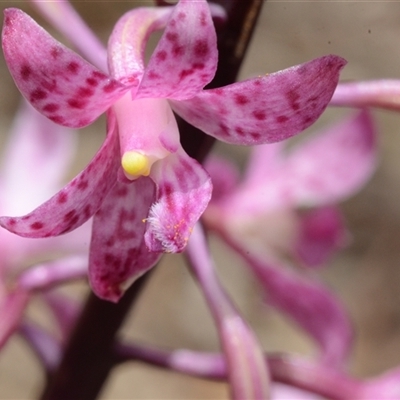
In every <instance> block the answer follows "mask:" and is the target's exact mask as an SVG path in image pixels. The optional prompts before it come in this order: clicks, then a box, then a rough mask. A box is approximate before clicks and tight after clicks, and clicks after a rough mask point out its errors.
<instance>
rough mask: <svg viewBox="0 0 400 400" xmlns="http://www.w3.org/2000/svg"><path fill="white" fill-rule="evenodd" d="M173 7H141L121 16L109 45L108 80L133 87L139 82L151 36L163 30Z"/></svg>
mask: <svg viewBox="0 0 400 400" xmlns="http://www.w3.org/2000/svg"><path fill="white" fill-rule="evenodd" d="M172 10H173V8H172V7H159V8H158V7H157V8H156V7H152V8H151V7H141V8H135V9H133V10H131V11H128V12H127V13H126V14H124V15H123V16H122V17H121V18H120V19H119V20H118V22H117V23H116V25H115V27H114V29H113V31H112V34H111V36H110V39H109V41H108V62H109V68H110V73H111V76H112V77H113V78H114V79H117V80H119V81H121V82H125V83H127V84H132V83H135V82H139V81H140V80H141V79H142V76H143V72H144V50H145V47H146V44H147V40H148V38H149V36H150V34H151V33H152V32H154V31H156V30H159V29H163V28H164V27H165V25H166V24H167V21H168V18H169V16H170V15H171V13H172Z"/></svg>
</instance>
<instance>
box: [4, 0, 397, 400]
mask: <svg viewBox="0 0 400 400" xmlns="http://www.w3.org/2000/svg"><path fill="white" fill-rule="evenodd" d="M145 3H146V4H149V3H151V2H150V1H149V2H139V1H130V2H128V1H120V2H117V1H105V2H98V1H80V2H74V3H73V4H74V6H75V7H76V8H77V9H78V10H79V12H80V13H81V14H82V16H83V17H84V19H85V20H86V21H87V22H88V24H89V25H90V26H91V27H92V28H93V29H94V30H95V31H96V33H98V35H99V36H100V37H101V38H102V40H103V41H104V43H106V41H107V37H108V35H109V34H110V32H111V30H112V27H113V25H114V24H115V22H116V21H117V19H118V18H119V17H120V16H121V15H122V13H123V12H125V11H127V10H128V9H130V8H132V7H136V6H140V5H143V4H145ZM1 7H3V8H6V7H18V8H22V9H24V10H25V11H27V12H28V13H29V14H30V15H32V16H34V18H35V19H37V20H38V21H40V22H41V23H42V22H43V21H42V20H41V19H40V18H39V17H38V16H37V14H36V13H35V12H34V11H33V10H32V8H30V5H29V3H28V2H26V1H18V2H17V1H15V2H11V1H10V2H2V3H1ZM44 26H46V27H47V25H46V24H44ZM399 37H400V2H379V1H375V2H354V1H341V2H336V1H328V2H311V1H310V2H305V1H298V2H297V1H267V2H265V4H264V6H263V10H262V14H261V16H260V19H259V23H258V25H257V28H256V31H255V35H254V38H253V40H252V43H251V46H250V48H249V51H248V55H247V58H246V61H245V63H244V65H243V68H242V70H241V74H240V78H241V79H244V78H248V77H251V76H256V75H259V74H265V73H267V72H268V73H270V72H274V71H277V70H280V69H283V68H286V67H288V66H291V65H294V64H300V63H302V62H305V61H307V60H310V59H312V58H316V57H319V56H322V55H325V54H330V53H333V54H337V55H340V56H342V57H344V58H346V59H347V60H348V65H347V66H346V67H345V69H344V71H343V73H342V79H343V80H352V79H372V78H398V79H400V51H399V45H398V38H399ZM0 68H1V74H0V87H1V91H0V113H1V126H0V129H1V133H2V140H3V142H2V143H4V138H6V136H7V131H8V129H9V127H10V123H11V120H12V117H13V114H14V112H15V109H16V107H17V105H18V101H19V97H18V92H17V90H16V88H15V86H14V83H13V81H12V79H11V77H10V75H9V73H8V71H7V68H6V66H5V63H4V60H3V58H1V60H0ZM350 113H351V110H342V109H329V110H327V111H326V112H325V114H324V115H323V117H322V118H321V119H320V120H319V121H318V122H317V124H315V125H314V126H313V127H312V128H310V129H309V131H310V132H311V131H315V130H318V129H320V128H322V127H323V126H324V125H325V124H327V123H329V122H332V121H335V120H337V119H340V118H341V117H344V116H345V115H348V114H350ZM374 115H375V117H376V123H377V125H378V127H379V131H380V137H379V141H380V163H379V168H378V170H377V172H376V174H375V175H374V177H373V179H372V180H371V181H370V183H369V184H368V185H367V186H366V187H365V188H364V189H363V190H362V191H361V192H360V193H359V194H357V195H356V196H355V197H353V198H351V199H349V200H348V201H346V202H345V203H343V205H342V209H343V211H344V214H345V217H346V220H347V224H348V227H349V230H350V232H351V233H352V242H351V244H350V246H349V247H348V248H347V249H346V250H344V251H342V252H341V253H340V254H338V255H337V256H336V257H335V259H334V260H333V261H332V262H331V263H330V265H329V266H328V268H326V269H325V270H324V271H323V272H322V275H323V279H324V280H325V281H326V282H327V284H328V285H329V286H330V287H332V288H333V289H334V291H336V293H338V295H339V296H340V298H341V299H342V301H343V302H344V304H345V305H346V307H347V309H348V310H349V313H350V315H351V317H352V320H353V323H354V328H355V332H356V342H355V347H354V352H353V356H352V360H351V364H350V366H349V367H350V370H351V371H352V372H353V373H354V375H355V376H359V377H367V376H371V375H373V374H379V373H380V372H383V371H384V370H385V369H387V368H390V367H393V366H395V365H398V364H400V289H399V288H400V262H399V260H400V202H399V200H400V189H399V182H400V156H399V155H400V113H395V112H384V111H376V112H375V114H374ZM104 134H105V125H104V120H103V119H100V120H99V121H98V122H96V124H95V125H92V126H91V127H90V128H86V129H85V130H84V132H82V135H81V137H80V141H81V145H80V149H81V150H80V153H79V155H78V157H77V159H76V162H75V164H74V168H73V170H72V171H71V175H70V176H69V177H72V176H74V174H75V173H77V172H78V171H80V169H81V168H82V167H83V166H84V165H85V164H86V163H87V162H88V161H89V160H90V158H91V156H92V155H93V154H94V153H95V151H96V150H97V149H98V147H99V145H100V143H101V141H102V139H103V137H104ZM215 151H217V152H218V153H220V154H224V155H226V156H227V157H229V158H231V159H233V160H235V161H236V162H237V163H238V165H239V166H240V167H242V166H243V165H244V164H245V161H246V157H247V154H248V151H247V149H244V148H240V147H233V146H228V145H221V144H219V145H217V146H216V148H215ZM69 177H66V179H67V178H69ZM212 247H213V251H214V254H215V259H216V262H217V265H218V273H219V274H220V277H221V280H222V281H223V282H224V285H225V286H226V288H227V290H228V291H229V293H230V294H231V296H232V297H233V298H234V300H235V301H236V303H237V305H238V307H239V308H240V310H241V311H242V313H243V314H244V315H245V316H246V318H247V320H248V321H249V323H250V324H251V325H252V327H253V328H254V329H255V331H256V332H257V335H258V337H259V338H260V341H261V342H262V344H263V346H264V348H265V349H266V350H267V351H285V352H295V353H302V354H310V353H313V352H314V351H315V348H314V347H313V343H311V341H310V340H309V339H308V338H307V337H306V336H305V335H303V334H302V333H301V332H299V331H298V330H297V328H296V327H295V326H294V325H293V324H292V323H291V322H290V321H288V320H286V319H285V318H284V317H282V316H280V315H278V314H277V313H275V312H274V311H273V310H271V309H270V308H268V307H266V306H265V305H264V304H263V303H262V295H261V290H260V288H259V286H258V284H257V282H256V281H255V280H254V279H253V278H252V276H251V275H250V274H249V273H248V271H246V268H245V266H244V265H243V264H241V262H240V261H239V260H237V259H236V258H235V257H234V255H232V253H231V252H230V251H229V250H228V249H227V248H226V247H225V246H224V245H223V244H222V243H221V242H220V241H218V240H217V239H215V238H214V239H213V241H212ZM68 289H71V290H73V291H74V293H76V294H77V295H78V296H81V297H82V299H84V298H85V296H86V293H87V292H86V291H87V289H86V287H85V285H77V286H74V287H71V288H68ZM30 313H32V315H35V317H38V318H40V319H42V320H43V323H44V324H46V323H48V321H47V319H46V316H42V305H41V304H40V303H39V302H36V303H34V304H33V305H32V307H31V308H30ZM123 335H124V336H125V337H127V338H130V339H135V340H138V341H141V342H143V343H146V344H155V345H159V346H162V347H166V348H171V349H172V348H179V347H184V348H190V349H195V350H218V340H217V335H216V331H215V329H214V327H213V323H212V320H211V318H210V315H209V313H208V311H207V308H206V307H205V304H204V301H203V299H202V297H201V294H200V292H199V290H198V288H197V287H196V285H195V284H194V283H193V281H192V278H191V276H190V275H189V273H188V271H187V268H186V266H185V265H184V263H183V260H182V258H181V257H180V256H167V257H165V259H164V260H163V261H162V263H161V264H160V265H159V267H158V268H157V271H156V272H155V274H154V275H153V277H152V279H151V280H150V282H149V284H148V285H147V287H146V289H145V292H144V293H143V296H142V297H141V301H140V303H139V304H138V307H137V309H136V312H135V315H134V316H133V315H132V317H131V318H130V319H129V321H128V323H127V324H126V326H125V327H124V329H123ZM43 382H44V375H43V374H42V372H41V369H40V365H39V364H38V363H37V361H36V359H35V358H34V356H33V355H32V353H31V352H30V350H29V349H28V348H27V346H26V345H25V343H24V342H23V341H22V340H21V339H20V338H18V337H15V338H13V339H12V340H11V341H10V342H9V343H8V345H7V347H6V348H5V349H4V351H2V352H1V354H0V398H1V399H34V398H36V397H37V394H38V393H40V390H41V387H42V385H43ZM101 398H102V399H104V400H105V399H110V400H111V399H113V400H114V399H225V398H227V387H226V385H224V384H222V383H215V382H208V381H205V380H200V379H195V378H190V377H186V376H182V375H179V374H175V373H172V372H166V371H163V370H158V369H155V368H153V367H148V366H145V365H141V364H126V365H123V366H121V367H119V368H117V369H115V371H114V372H113V374H112V376H111V378H110V380H109V381H108V382H107V384H106V385H105V387H104V391H103V393H102V397H101Z"/></svg>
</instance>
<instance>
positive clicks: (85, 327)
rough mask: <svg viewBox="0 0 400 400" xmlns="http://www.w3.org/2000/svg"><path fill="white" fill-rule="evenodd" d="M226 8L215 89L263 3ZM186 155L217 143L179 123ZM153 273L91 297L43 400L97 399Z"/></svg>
mask: <svg viewBox="0 0 400 400" xmlns="http://www.w3.org/2000/svg"><path fill="white" fill-rule="evenodd" d="M213 1H214V2H215V3H219V4H221V5H222V6H223V7H225V8H226V10H227V13H228V19H227V22H226V24H225V25H224V26H223V27H220V28H219V30H218V49H219V64H218V70H217V73H216V76H215V78H214V80H213V81H212V82H211V84H210V85H209V87H218V86H224V85H227V84H229V83H232V82H234V81H235V79H236V76H237V73H238V71H239V68H240V65H241V63H242V61H243V58H244V54H245V50H246V49H247V45H248V43H249V40H250V37H251V34H252V32H253V28H254V26H255V23H256V19H257V16H258V13H259V11H260V9H261V6H262V3H263V0H246V1H244V0H213ZM179 128H180V133H181V141H182V145H183V148H184V149H185V150H186V152H187V153H188V154H189V155H190V156H191V157H193V158H195V159H197V160H198V161H200V162H201V161H202V160H203V159H204V157H205V156H206V154H207V153H208V152H209V150H210V149H211V147H212V145H213V143H214V139H213V138H211V137H210V136H207V135H205V134H204V133H203V132H201V131H199V130H198V129H196V128H194V127H192V126H191V125H189V124H188V123H186V122H185V121H183V120H179ZM149 276H150V274H149V273H147V274H146V275H145V276H143V277H142V278H140V279H139V280H138V281H136V282H135V283H134V284H133V285H132V287H131V288H130V289H129V290H128V291H127V292H126V293H125V295H124V296H123V298H122V299H121V301H120V302H119V303H118V304H112V303H109V302H106V301H103V300H100V299H99V298H97V297H96V296H95V295H93V294H91V295H89V298H88V300H87V303H86V305H85V306H84V309H83V311H82V314H81V316H80V318H79V320H78V322H77V324H76V327H75V329H74V331H73V333H72V335H71V338H70V340H69V343H68V344H67V346H66V349H65V352H64V356H63V358H62V360H61V363H60V365H59V367H58V369H56V371H55V372H54V374H52V376H50V378H49V381H48V385H47V387H46V388H45V390H44V393H43V394H42V396H41V400H72V399H73V400H92V399H96V398H97V396H98V394H99V392H100V391H101V389H102V387H103V384H104V382H105V381H106V379H107V376H108V374H109V373H110V371H111V369H112V368H113V366H114V362H115V357H114V354H113V349H114V346H115V340H116V335H117V333H118V330H119V328H120V327H121V325H122V323H123V322H124V320H125V318H126V316H127V314H128V312H129V311H132V306H133V305H134V304H135V302H136V300H137V299H138V297H139V294H140V292H141V289H142V287H143V285H144V283H145V281H146V280H147V279H148V278H149Z"/></svg>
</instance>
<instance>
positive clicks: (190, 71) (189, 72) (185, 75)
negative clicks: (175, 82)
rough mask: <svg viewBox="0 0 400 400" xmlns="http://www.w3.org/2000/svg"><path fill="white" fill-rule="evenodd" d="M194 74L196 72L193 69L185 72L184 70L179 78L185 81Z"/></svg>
mask: <svg viewBox="0 0 400 400" xmlns="http://www.w3.org/2000/svg"><path fill="white" fill-rule="evenodd" d="M193 72H194V70H193V69H184V70H182V71H181V72H180V74H179V78H180V79H181V80H182V79H185V78H186V77H187V76H189V75H192V74H193Z"/></svg>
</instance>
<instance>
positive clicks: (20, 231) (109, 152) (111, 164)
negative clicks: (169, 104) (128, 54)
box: [0, 119, 119, 238]
mask: <svg viewBox="0 0 400 400" xmlns="http://www.w3.org/2000/svg"><path fill="white" fill-rule="evenodd" d="M109 122H110V124H111V127H110V129H109V133H108V135H107V138H106V140H105V141H104V143H103V145H102V147H101V148H100V150H99V151H98V152H97V154H96V155H95V156H94V158H93V160H92V161H91V162H90V163H89V165H88V166H87V167H86V168H85V169H84V170H83V171H82V172H81V173H80V174H79V175H78V176H77V177H76V178H74V179H73V180H72V181H71V182H70V183H69V184H68V185H67V186H65V187H64V188H63V189H62V190H60V191H59V192H58V193H57V194H55V195H54V196H53V197H52V198H51V199H50V200H48V201H47V202H45V203H43V204H42V205H41V206H39V207H38V208H37V209H35V210H34V211H32V212H31V213H30V214H27V215H25V216H23V217H1V218H0V225H1V226H2V227H3V228H6V229H8V230H9V231H10V232H13V233H16V234H17V235H20V236H24V237H31V238H40V237H49V236H58V235H60V234H62V233H66V232H69V231H71V230H73V229H75V228H77V227H78V226H80V225H82V224H83V223H84V222H85V221H87V220H88V219H89V218H90V217H91V216H92V215H93V214H94V213H95V212H96V211H97V210H98V208H99V207H100V205H101V202H102V201H103V199H104V195H105V194H106V193H107V192H108V191H109V190H110V189H111V188H112V187H113V185H114V184H115V182H116V176H117V171H118V168H119V146H118V135H117V131H116V127H115V120H114V119H111V120H109Z"/></svg>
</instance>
